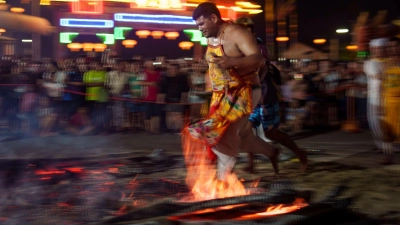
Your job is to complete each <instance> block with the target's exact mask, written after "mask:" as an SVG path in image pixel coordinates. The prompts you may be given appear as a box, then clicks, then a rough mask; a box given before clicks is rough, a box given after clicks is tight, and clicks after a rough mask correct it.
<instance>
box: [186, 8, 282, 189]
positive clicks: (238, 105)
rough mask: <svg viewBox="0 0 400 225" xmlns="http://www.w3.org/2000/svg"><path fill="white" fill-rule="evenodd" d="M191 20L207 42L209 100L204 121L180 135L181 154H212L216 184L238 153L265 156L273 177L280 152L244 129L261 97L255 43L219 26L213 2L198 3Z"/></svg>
mask: <svg viewBox="0 0 400 225" xmlns="http://www.w3.org/2000/svg"><path fill="white" fill-rule="evenodd" d="M193 20H195V22H196V24H197V26H198V28H199V30H200V31H201V32H202V34H203V36H204V37H206V38H207V40H208V48H207V52H206V55H205V59H206V61H207V62H208V65H209V68H208V75H209V78H210V81H211V89H212V97H211V101H210V110H209V115H208V117H207V118H206V119H204V120H202V121H200V122H198V123H196V124H192V125H190V126H188V127H186V128H185V129H184V130H183V132H182V138H183V148H184V151H185V155H189V154H190V152H191V151H196V150H197V149H198V148H199V146H204V147H205V148H208V149H209V150H211V151H212V152H213V153H214V154H215V155H216V157H217V174H216V177H217V179H218V180H220V181H225V180H226V178H227V176H228V175H229V174H230V173H231V171H232V169H233V167H234V165H235V163H236V156H237V155H238V153H239V150H240V149H248V150H249V151H251V153H255V154H264V155H265V156H267V157H268V158H269V159H270V160H271V163H272V165H273V168H274V170H275V172H278V165H277V164H278V155H279V151H278V150H277V149H274V148H273V147H272V146H271V145H269V144H268V143H267V142H265V141H263V140H262V139H261V138H259V137H256V136H255V135H254V133H253V132H252V129H251V127H249V126H246V124H247V122H248V119H249V116H250V114H251V112H252V110H253V109H254V107H255V106H256V105H257V103H258V102H259V100H260V97H261V86H260V79H259V76H258V71H259V68H261V67H263V66H264V65H265V60H264V59H263V57H262V55H261V52H260V49H259V48H258V45H257V42H256V39H255V38H254V36H253V34H252V33H251V32H250V31H248V30H247V29H245V28H243V27H241V26H239V25H236V24H232V23H230V22H225V21H223V20H222V18H221V14H220V12H219V10H218V8H217V6H216V5H215V4H214V3H210V2H204V3H201V4H199V5H198V6H197V8H196V9H195V10H194V12H193ZM195 146H196V147H195ZM243 146H246V147H243ZM203 149H204V148H203ZM203 153H204V154H206V153H205V152H203ZM187 163H188V162H187Z"/></svg>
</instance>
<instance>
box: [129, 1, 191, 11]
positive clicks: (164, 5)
mask: <svg viewBox="0 0 400 225" xmlns="http://www.w3.org/2000/svg"><path fill="white" fill-rule="evenodd" d="M185 3H186V1H185V0H132V1H131V4H130V5H131V8H150V9H169V10H171V9H175V10H184V9H185V7H184V4H185Z"/></svg>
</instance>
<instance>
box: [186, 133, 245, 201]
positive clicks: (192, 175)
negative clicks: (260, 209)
mask: <svg viewBox="0 0 400 225" xmlns="http://www.w3.org/2000/svg"><path fill="white" fill-rule="evenodd" d="M182 144H183V151H184V155H185V162H186V167H187V176H186V183H187V184H188V186H189V187H190V188H191V191H192V195H193V196H192V197H191V198H188V199H185V201H204V200H210V199H216V198H228V197H233V196H240V195H247V194H249V192H248V191H247V190H246V189H245V187H244V185H243V184H242V182H240V181H239V180H238V178H237V176H236V175H235V174H234V173H232V174H230V175H228V177H227V179H226V181H224V182H221V181H219V180H218V179H216V172H217V171H216V166H215V165H214V164H211V163H210V161H209V159H208V158H207V154H206V152H205V145H204V144H203V143H202V142H200V141H198V140H196V139H194V138H192V137H191V136H190V134H189V132H188V130H187V129H185V130H184V131H183V133H182Z"/></svg>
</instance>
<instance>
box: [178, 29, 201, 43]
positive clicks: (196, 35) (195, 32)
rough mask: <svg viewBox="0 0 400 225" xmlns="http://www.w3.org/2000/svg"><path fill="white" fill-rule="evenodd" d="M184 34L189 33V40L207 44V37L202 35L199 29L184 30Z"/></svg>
mask: <svg viewBox="0 0 400 225" xmlns="http://www.w3.org/2000/svg"><path fill="white" fill-rule="evenodd" d="M183 32H184V33H186V34H189V35H191V37H192V39H190V41H193V42H200V44H201V45H207V38H205V37H203V35H202V34H201V31H199V30H184V31H183Z"/></svg>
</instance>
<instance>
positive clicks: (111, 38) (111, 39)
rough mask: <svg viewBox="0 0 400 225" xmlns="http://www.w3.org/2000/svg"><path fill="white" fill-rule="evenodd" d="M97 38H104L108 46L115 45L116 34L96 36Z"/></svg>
mask: <svg viewBox="0 0 400 225" xmlns="http://www.w3.org/2000/svg"><path fill="white" fill-rule="evenodd" d="M96 36H99V37H101V38H103V43H104V44H106V45H113V44H114V43H115V39H114V34H103V33H100V34H96Z"/></svg>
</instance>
